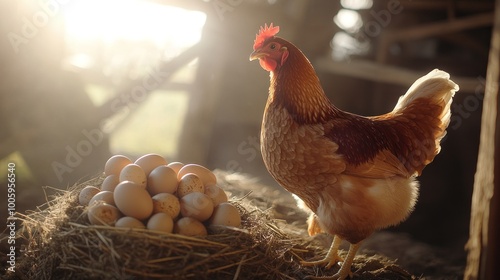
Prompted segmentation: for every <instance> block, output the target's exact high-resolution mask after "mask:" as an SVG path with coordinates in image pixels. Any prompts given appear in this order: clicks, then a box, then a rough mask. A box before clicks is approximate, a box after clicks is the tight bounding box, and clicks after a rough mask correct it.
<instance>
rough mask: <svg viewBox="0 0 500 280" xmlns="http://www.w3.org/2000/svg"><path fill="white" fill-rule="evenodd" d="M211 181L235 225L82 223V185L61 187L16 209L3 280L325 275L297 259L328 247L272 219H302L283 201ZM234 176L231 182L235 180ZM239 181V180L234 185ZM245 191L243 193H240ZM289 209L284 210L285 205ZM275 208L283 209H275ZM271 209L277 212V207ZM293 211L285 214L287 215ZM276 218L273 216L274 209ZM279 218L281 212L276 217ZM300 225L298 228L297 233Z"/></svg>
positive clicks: (390, 267)
mask: <svg viewBox="0 0 500 280" xmlns="http://www.w3.org/2000/svg"><path fill="white" fill-rule="evenodd" d="M216 175H217V179H218V182H220V183H221V184H223V185H224V186H223V187H224V189H225V190H227V191H228V192H232V193H233V198H232V199H231V201H230V203H232V204H233V205H234V206H236V207H237V208H238V210H239V211H240V214H241V221H242V224H241V228H231V227H221V226H210V227H208V233H209V234H208V236H206V237H203V238H199V237H189V236H184V235H180V234H169V233H159V232H155V231H151V230H147V229H127V228H118V227H110V226H99V225H89V222H88V218H87V215H86V213H85V207H83V206H81V205H79V203H78V194H79V192H80V190H81V189H83V188H84V187H85V186H86V185H89V184H90V185H98V184H99V183H100V181H102V180H103V178H95V179H93V180H91V181H88V182H85V183H82V184H79V185H76V186H73V187H71V188H70V189H69V190H66V191H60V192H59V193H58V194H56V195H55V196H54V197H53V198H52V199H51V200H50V201H48V202H47V203H46V204H45V205H43V206H41V207H39V210H38V211H35V212H33V213H30V214H28V215H21V216H20V217H19V219H20V220H21V221H22V225H23V226H22V230H21V231H20V232H19V234H20V237H22V238H23V239H24V240H25V241H26V243H25V245H24V246H23V249H22V250H21V257H20V258H18V262H17V267H16V273H15V274H11V275H7V276H8V277H9V278H10V279H303V278H304V277H305V276H307V275H320V276H321V275H332V274H333V273H334V272H335V271H334V270H333V269H330V270H324V269H323V268H316V267H302V266H301V265H300V260H303V259H311V258H314V257H318V256H320V257H321V256H323V255H324V254H325V253H326V251H325V249H326V248H328V247H321V246H318V244H317V243H315V241H314V240H313V239H308V240H306V239H304V238H303V237H304V236H303V233H304V232H303V231H304V229H297V228H295V227H294V226H293V225H290V224H289V223H286V222H283V221H281V220H277V219H276V214H277V213H278V212H282V213H287V214H286V215H292V216H295V217H296V216H297V215H298V216H300V218H301V219H303V218H305V216H304V215H305V214H304V213H300V212H294V211H295V210H294V207H293V206H289V205H272V203H271V204H270V203H269V202H266V201H265V200H264V199H258V198H259V197H260V194H258V195H256V196H253V195H255V194H252V193H251V192H249V191H248V185H252V184H253V183H254V182H253V181H251V180H249V181H248V183H245V182H244V181H245V179H244V180H243V182H244V183H243V185H242V183H241V180H236V181H235V180H227V176H229V175H228V174H226V173H224V172H216ZM235 182H236V183H235ZM238 182H240V183H238ZM243 192H245V193H246V194H244V193H243ZM289 207H290V208H289ZM280 208H282V209H281V210H280ZM276 209H278V211H277V212H276ZM290 212H292V213H290ZM278 216H279V214H278ZM280 218H282V219H286V217H280ZM298 231H301V232H298ZM357 259H358V261H356V262H355V264H354V265H353V266H354V268H353V271H357V277H356V278H359V279H373V278H378V277H382V278H384V279H412V277H411V275H409V274H408V273H407V272H405V271H404V270H402V269H400V268H399V267H398V266H396V265H395V264H394V263H393V262H392V261H389V260H387V259H384V258H383V257H378V256H372V257H369V258H366V259H361V260H360V258H359V256H358V258H357Z"/></svg>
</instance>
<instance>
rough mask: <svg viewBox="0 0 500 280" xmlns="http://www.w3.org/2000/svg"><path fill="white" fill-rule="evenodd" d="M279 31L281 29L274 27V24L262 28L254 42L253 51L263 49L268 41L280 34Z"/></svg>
mask: <svg viewBox="0 0 500 280" xmlns="http://www.w3.org/2000/svg"><path fill="white" fill-rule="evenodd" d="M279 31H280V27H279V26H273V24H272V23H271V24H270V25H269V26H267V24H265V25H264V27H262V26H261V27H260V31H259V34H257V35H256V36H255V41H254V42H253V50H256V49H258V48H260V47H262V44H264V41H265V40H266V39H268V38H270V37H273V36H274V35H276V34H278V32H279Z"/></svg>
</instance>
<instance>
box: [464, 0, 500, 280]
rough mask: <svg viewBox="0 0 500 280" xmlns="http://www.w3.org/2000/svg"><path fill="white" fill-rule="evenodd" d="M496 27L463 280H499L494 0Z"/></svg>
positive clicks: (499, 52)
mask: <svg viewBox="0 0 500 280" xmlns="http://www.w3.org/2000/svg"><path fill="white" fill-rule="evenodd" d="M495 13H496V17H495V23H494V26H493V33H492V38H491V46H490V55H489V60H488V69H487V72H486V88H485V96H484V101H483V115H482V120H481V138H480V145H479V155H478V159H477V168H476V176H475V178H474V192H473V195H472V209H471V221H470V232H469V234H470V236H469V241H468V242H467V244H466V249H467V250H468V256H467V267H466V270H465V275H464V279H486V280H489V279H491V280H493V279H499V277H500V267H499V265H498V257H499V256H500V245H499V241H500V240H499V239H500V238H499V234H500V230H499V225H498V218H499V217H500V213H499V210H500V206H499V204H500V151H499V150H498V149H497V148H499V147H500V124H499V116H498V109H499V99H498V91H499V84H500V0H496V8H495Z"/></svg>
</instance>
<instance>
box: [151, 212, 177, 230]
mask: <svg viewBox="0 0 500 280" xmlns="http://www.w3.org/2000/svg"><path fill="white" fill-rule="evenodd" d="M146 227H147V228H148V229H150V230H157V231H163V232H167V233H171V232H172V231H173V229H174V220H173V219H172V217H170V215H168V214H166V213H156V214H154V215H153V216H151V218H149V220H148V224H147V225H146Z"/></svg>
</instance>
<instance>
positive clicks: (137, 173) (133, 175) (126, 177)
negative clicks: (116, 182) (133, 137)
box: [120, 163, 147, 188]
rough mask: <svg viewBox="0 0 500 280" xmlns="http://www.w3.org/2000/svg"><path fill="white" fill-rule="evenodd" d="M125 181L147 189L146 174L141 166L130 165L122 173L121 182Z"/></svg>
mask: <svg viewBox="0 0 500 280" xmlns="http://www.w3.org/2000/svg"><path fill="white" fill-rule="evenodd" d="M124 181H131V182H134V183H136V184H137V185H139V186H140V187H142V188H146V184H147V177H146V173H144V170H142V168H141V167H140V166H139V165H137V164H135V163H131V164H128V165H126V166H125V167H123V169H122V171H121V172H120V182H124Z"/></svg>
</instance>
